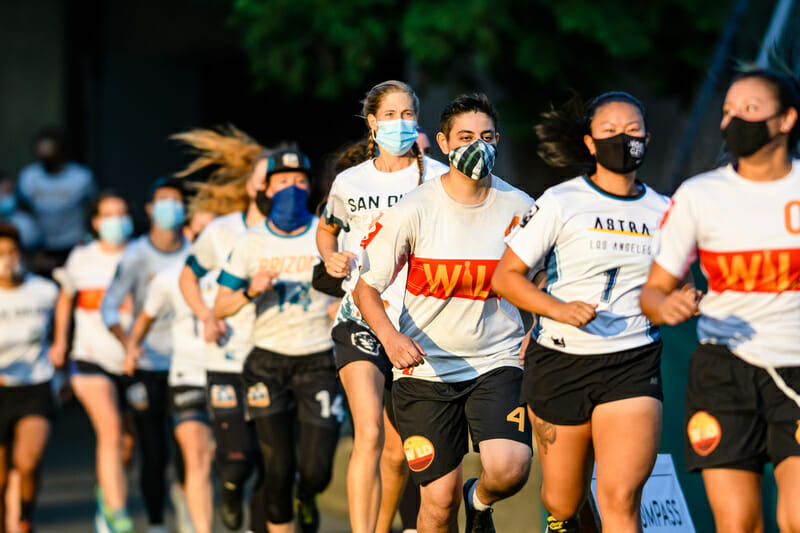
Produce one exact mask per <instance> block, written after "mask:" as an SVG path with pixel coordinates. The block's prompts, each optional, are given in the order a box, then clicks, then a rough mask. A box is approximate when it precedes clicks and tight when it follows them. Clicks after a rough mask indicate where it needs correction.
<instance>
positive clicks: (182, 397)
mask: <svg viewBox="0 0 800 533" xmlns="http://www.w3.org/2000/svg"><path fill="white" fill-rule="evenodd" d="M362 104H363V107H362V116H363V117H364V119H365V121H366V125H367V131H368V135H367V138H366V139H365V140H364V141H361V142H359V143H357V144H355V145H353V146H352V147H351V148H350V149H347V150H344V151H343V152H342V153H341V154H340V155H339V157H338V159H337V161H335V163H334V165H333V167H334V168H336V170H337V175H336V177H335V179H334V181H333V184H332V186H331V189H330V193H329V195H328V198H327V200H326V202H325V203H324V205H323V206H321V214H320V216H315V215H314V214H313V213H312V212H311V211H310V210H309V207H308V199H309V191H310V189H311V184H312V180H314V179H318V176H317V175H315V173H314V172H313V171H312V168H311V164H310V161H309V160H308V158H307V157H306V156H305V155H304V154H303V153H302V152H301V151H299V150H297V149H293V148H281V149H267V148H265V147H264V146H262V145H260V144H258V143H257V142H255V141H254V140H252V139H251V138H250V137H248V136H247V135H246V134H244V133H242V132H240V131H238V130H236V129H234V128H229V129H224V130H218V131H213V130H192V131H188V132H184V133H181V134H178V135H176V136H175V139H177V140H178V141H180V142H182V143H184V144H185V145H187V146H188V147H190V148H191V149H192V150H193V152H194V153H195V154H196V158H195V159H194V161H193V162H192V163H191V164H190V165H189V166H188V167H187V168H186V169H185V170H184V171H182V172H180V173H178V175H177V177H174V178H169V179H160V180H158V181H156V182H155V183H154V184H153V186H152V187H151V189H150V191H149V193H148V203H147V206H146V210H147V214H148V215H149V217H150V221H151V227H150V231H149V232H148V233H147V234H146V235H143V236H141V237H139V238H137V239H134V240H130V237H131V235H132V231H133V225H132V223H131V218H130V210H129V207H128V205H127V202H126V200H125V199H124V198H123V197H121V196H119V195H117V194H114V193H103V194H101V195H100V196H99V197H98V199H97V201H96V205H95V207H94V209H93V212H92V218H91V225H92V228H93V230H94V235H95V237H96V238H95V239H94V240H92V241H90V242H89V243H88V244H84V245H79V246H78V247H76V248H75V249H74V250H73V251H72V252H71V254H70V255H69V257H68V259H67V262H66V264H65V265H64V266H63V268H61V269H58V270H56V271H55V272H54V276H53V277H54V279H55V280H56V281H57V282H58V285H56V284H55V283H54V282H52V281H50V280H47V279H44V278H41V277H38V276H34V275H31V274H26V273H25V271H24V269H23V268H22V265H21V262H20V255H21V251H22V250H21V246H20V238H19V234H18V233H17V232H16V231H15V230H14V229H13V228H12V227H8V226H2V227H0V332H2V336H1V337H0V378H1V379H2V382H1V383H0V385H2V386H0V395H2V405H3V411H2V413H0V435H1V436H2V438H3V440H2V443H0V489H4V488H5V485H6V480H7V473H8V471H9V470H10V469H12V468H13V469H14V470H15V471H16V472H17V473H18V476H19V479H20V481H19V495H20V500H21V502H22V503H21V506H20V509H19V516H20V520H19V525H18V526H17V527H16V530H18V531H30V530H31V523H32V518H33V507H34V501H35V492H36V485H37V476H36V469H37V464H38V462H39V459H40V458H41V455H42V451H43V449H44V446H45V443H46V440H47V432H48V428H49V423H48V416H49V415H50V413H51V410H52V404H51V390H50V386H49V381H50V379H51V377H52V375H53V372H54V370H53V367H54V366H55V367H60V366H63V365H65V364H67V365H68V367H69V374H70V381H71V384H72V387H73V390H74V391H75V395H76V397H77V398H78V400H79V401H80V402H81V404H82V405H83V406H84V408H85V410H86V412H87V414H88V416H89V418H90V420H91V422H92V426H93V427H94V430H95V434H96V437H97V439H96V440H97V449H96V458H97V479H98V484H97V502H98V513H97V517H96V528H97V529H98V531H100V530H102V531H106V530H108V531H111V532H114V533H124V532H130V531H133V530H134V527H133V523H132V521H131V519H130V516H129V514H128V511H127V505H126V502H127V479H126V476H127V468H126V465H127V464H128V462H129V461H130V456H131V449H132V446H133V443H134V442H135V443H136V446H137V447H139V448H140V450H141V460H140V464H141V467H142V469H141V474H140V482H141V492H142V495H143V497H144V499H145V504H146V508H147V514H148V519H149V523H150V531H164V530H165V529H164V500H165V497H166V487H167V484H166V478H165V469H166V466H167V463H168V450H169V442H168V441H169V440H170V438H169V437H170V435H171V434H172V435H174V439H175V441H176V442H177V446H178V449H179V450H180V453H178V454H177V458H176V461H175V463H176V474H175V478H176V479H177V483H176V484H175V486H174V490H175V492H176V493H177V494H178V498H176V499H178V500H181V499H184V500H185V502H186V506H187V509H188V512H187V516H186V517H185V519H186V521H187V523H190V524H191V527H192V528H193V530H194V531H197V532H198V533H203V532H210V531H211V530H212V520H213V512H212V509H213V504H212V499H213V497H212V494H213V491H212V484H211V475H210V473H211V469H212V463H213V466H214V470H215V471H216V472H217V475H218V476H219V478H220V480H221V482H222V483H221V497H220V500H221V501H220V506H219V513H220V516H221V518H222V520H223V522H224V523H225V525H226V526H227V527H228V528H230V529H233V530H236V529H238V528H240V527H241V525H242V517H243V512H242V504H243V503H242V502H243V499H244V498H245V497H246V495H247V496H249V508H250V513H249V514H250V525H249V527H250V530H251V531H256V532H261V531H270V532H278V531H292V530H293V529H294V527H295V521H297V523H298V524H299V527H300V528H301V530H302V531H317V530H318V528H319V514H318V511H317V508H316V504H315V497H316V495H318V494H319V493H320V492H322V491H323V490H324V489H325V488H326V486H327V485H328V483H329V481H330V478H331V471H332V465H333V456H334V452H335V449H336V444H337V441H338V435H339V429H340V424H341V421H342V416H343V414H344V412H345V407H344V401H343V400H344V399H345V398H346V402H347V406H348V408H349V413H350V417H351V420H352V424H353V430H354V439H353V450H352V455H351V457H350V461H349V465H348V472H347V488H348V494H347V496H348V504H349V511H350V523H351V528H352V530H353V531H354V532H359V533H361V532H373V531H380V532H388V531H389V529H390V527H391V523H392V520H393V517H394V515H395V511H396V509H397V507H398V502H399V501H400V500H401V497H402V498H403V499H405V500H406V501H407V502H408V501H411V502H413V501H414V500H415V494H414V491H413V490H411V491H408V490H406V491H405V494H404V486H406V478H407V477H408V473H409V471H410V477H411V480H412V481H413V486H419V503H418V512H417V509H416V508H415V506H414V504H413V503H412V504H411V507H412V510H411V512H410V513H404V515H410V516H411V518H410V519H408V520H406V522H410V524H409V525H408V528H409V529H410V528H413V527H416V529H417V530H419V531H425V532H429V531H443V532H444V531H450V530H452V528H453V527H454V524H455V523H456V519H457V513H458V509H459V508H460V506H461V503H462V502H463V504H464V508H465V511H466V531H469V532H484V531H494V525H493V520H492V505H493V504H494V503H495V502H497V501H499V500H502V499H504V498H507V497H509V496H511V495H513V494H515V493H516V492H517V491H519V490H520V489H521V488H522V486H524V484H525V482H526V481H527V479H528V474H529V470H530V467H531V460H532V455H533V454H532V445H533V444H534V442H535V445H536V447H537V449H538V453H539V458H540V462H541V469H542V480H543V481H542V487H541V497H542V502H543V504H544V507H545V509H546V510H547V512H548V518H547V526H546V527H547V531H554V532H574V531H579V529H580V518H579V516H580V511H581V509H582V507H583V506H584V504H585V502H586V500H587V495H588V491H589V482H590V480H591V476H592V471H593V467H594V466H595V465H596V472H597V491H596V493H597V505H598V510H599V514H600V516H601V517H602V527H603V530H606V531H614V532H628V531H630V532H636V531H642V525H641V516H640V504H641V496H642V490H643V487H644V484H645V482H646V480H647V478H648V476H649V475H650V472H651V471H652V468H653V466H654V464H655V460H656V454H657V451H658V447H659V442H660V436H661V430H662V401H663V391H662V387H663V385H662V379H661V372H660V358H661V350H662V343H661V340H660V335H659V329H658V328H659V326H661V325H664V324H668V325H674V324H677V323H680V322H683V321H686V320H688V319H690V318H692V317H694V316H697V315H699V317H700V318H699V322H698V335H699V338H700V345H699V346H698V348H697V350H696V351H695V353H694V354H693V355H692V358H691V363H690V370H689V387H688V389H687V411H686V425H685V428H683V429H684V433H685V435H686V456H687V465H688V467H689V468H690V469H691V470H697V471H702V472H703V479H704V482H705V485H706V491H707V494H708V498H709V502H710V503H711V508H712V511H713V513H714V518H715V521H716V525H717V529H718V530H719V531H763V529H764V526H763V522H762V518H761V515H762V511H761V508H762V503H761V495H760V494H761V493H760V490H761V475H762V470H763V466H764V464H765V463H767V462H771V463H772V464H773V465H774V466H775V476H776V479H777V483H778V495H779V496H778V504H777V520H778V523H779V525H780V527H781V531H800V510H798V509H797V507H796V506H794V505H792V502H793V501H796V500H797V498H798V497H800V459H799V458H800V430H798V427H799V426H800V395H798V390H800V370H798V368H800V351H799V350H800V349H799V348H798V346H800V343H798V341H799V340H800V339H799V338H798V337H799V336H800V333H799V332H800V301H798V298H800V297H798V296H797V295H796V291H797V290H798V287H800V255H798V254H800V252H799V251H798V250H800V166H795V162H794V160H793V152H794V150H795V148H796V147H797V143H798V140H800V124H799V123H798V111H799V110H800V86H798V83H797V80H794V79H792V78H791V77H790V76H787V75H784V74H780V73H775V72H772V71H769V70H751V71H747V72H744V73H742V74H740V75H739V76H738V77H737V78H736V79H735V80H734V82H733V83H732V84H731V86H730V88H729V89H728V91H727V94H726V98H725V104H724V107H723V118H722V122H721V125H720V127H721V130H722V133H723V137H724V140H725V141H726V145H727V147H728V150H729V152H730V154H731V156H732V158H733V162H732V163H731V164H729V165H727V166H723V167H720V168H717V169H714V170H712V171H710V172H707V173H704V174H701V175H699V176H696V177H694V178H691V179H689V180H687V181H686V182H685V183H684V184H683V185H682V186H681V187H680V188H679V189H678V191H677V192H676V193H675V195H674V196H673V197H672V199H670V198H668V197H665V196H663V195H661V194H659V193H657V192H655V191H654V190H653V189H652V188H650V187H649V186H647V185H646V184H644V183H643V182H642V181H640V180H638V179H637V169H638V168H639V167H640V165H641V164H642V162H643V160H644V158H645V156H646V152H647V145H648V143H649V141H650V133H649V131H650V130H649V129H648V126H647V121H646V113H645V109H644V106H643V105H642V104H641V102H640V101H639V100H637V99H636V98H635V97H633V96H632V95H630V94H628V93H625V92H609V93H605V94H602V95H600V96H598V97H596V98H594V99H593V100H591V101H590V102H589V103H588V105H587V106H586V107H585V111H583V112H582V113H581V114H575V112H574V111H572V109H574V106H571V107H570V108H569V109H570V111H567V110H566V109H567V108H565V109H563V110H562V109H553V110H551V111H548V112H547V113H545V114H544V115H543V116H542V120H541V122H540V123H539V125H538V126H537V128H536V132H537V135H538V137H539V141H540V144H539V154H540V155H541V157H542V158H543V159H544V161H545V162H546V163H548V164H550V165H552V166H555V167H570V168H575V169H579V175H578V177H576V178H574V179H570V180H568V181H565V182H563V183H561V184H559V185H556V186H554V187H552V188H550V189H548V190H547V191H545V192H544V194H542V195H541V196H540V197H539V198H538V199H537V200H536V201H535V202H534V200H533V199H532V198H531V197H530V196H528V195H527V194H526V193H524V192H522V191H521V190H519V189H517V188H515V187H513V186H512V185H510V184H509V183H508V182H506V181H504V180H503V179H501V178H499V177H497V176H496V175H494V174H493V173H492V169H493V166H494V163H495V159H496V157H497V155H498V146H501V145H500V144H499V141H500V134H499V123H498V117H497V113H496V112H495V109H494V107H493V105H492V104H491V102H490V101H489V100H488V98H487V97H486V96H484V95H482V94H472V95H462V96H459V97H457V98H456V99H454V100H453V101H452V102H450V103H449V104H448V105H447V106H446V108H445V109H444V110H443V111H442V114H441V117H440V126H439V128H440V129H439V132H438V133H437V134H436V137H435V139H434V141H435V143H436V144H437V145H438V147H439V149H440V150H441V152H442V153H443V154H445V155H446V156H447V158H448V162H449V166H446V165H443V164H441V163H439V162H437V161H436V160H434V159H432V158H430V157H428V156H427V155H425V154H426V153H427V150H426V146H425V143H423V142H422V139H421V138H420V136H421V135H422V133H421V132H420V128H419V127H418V124H417V120H418V115H419V101H418V99H417V96H416V95H415V94H414V91H413V90H412V88H411V87H409V86H408V85H407V84H405V83H402V82H399V81H387V82H384V83H381V84H378V85H376V86H375V87H373V88H372V89H370V91H368V93H367V95H366V97H365V99H364V101H363V102H362ZM500 154H502V149H501V150H500ZM201 169H205V170H207V171H208V172H209V173H210V174H209V176H208V178H207V180H206V181H204V182H201V183H197V184H195V185H193V187H194V189H196V190H195V191H193V192H194V194H192V195H191V196H190V197H189V198H188V202H187V201H186V200H187V197H186V195H185V192H186V190H187V183H186V182H185V181H184V180H183V179H182V177H184V176H187V175H190V174H193V173H194V172H196V171H198V170H201ZM517 181H521V180H517ZM185 206H188V207H187V208H186V209H185ZM695 258H699V261H700V266H701V269H702V272H703V274H704V276H705V277H706V278H708V291H707V292H706V293H705V294H701V293H700V292H699V291H698V290H697V289H696V288H695V287H694V284H693V280H692V277H691V274H690V272H689V267H690V265H691V264H692V263H693V262H694V260H695ZM339 297H341V301H340V300H339ZM50 329H52V331H53V335H52V343H48V341H47V334H48V331H49V330H50ZM73 329H74V334H73V335H72V340H71V341H70V331H71V330H73ZM48 344H49V347H48ZM70 346H71V349H70ZM68 354H69V356H68ZM67 361H68V363H67ZM6 406H8V407H6ZM128 422H130V423H128ZM534 436H535V439H534ZM470 442H471V443H472V447H473V449H474V450H475V451H478V452H480V460H481V466H482V472H481V474H480V477H478V478H473V479H469V480H466V481H464V480H463V479H462V470H461V463H462V459H463V457H464V455H465V454H466V453H467V451H468V447H469V443H470ZM212 443H214V444H212ZM248 480H251V482H250V485H251V488H249V489H248V488H247V485H248ZM1 505H2V503H0V506H1ZM0 509H2V507H0ZM0 519H3V520H0V531H3V528H4V527H5V522H6V520H5V513H0ZM414 524H415V526H414ZM104 528H105V529H104ZM16 530H14V529H13V528H12V531H16Z"/></svg>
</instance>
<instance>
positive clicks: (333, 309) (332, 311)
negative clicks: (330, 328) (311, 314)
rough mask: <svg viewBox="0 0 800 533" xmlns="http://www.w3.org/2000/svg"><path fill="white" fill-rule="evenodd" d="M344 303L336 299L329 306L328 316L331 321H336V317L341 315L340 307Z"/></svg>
mask: <svg viewBox="0 0 800 533" xmlns="http://www.w3.org/2000/svg"><path fill="white" fill-rule="evenodd" d="M341 303H342V299H341V298H336V299H335V300H334V301H332V302H331V303H329V304H328V316H329V317H330V319H331V320H336V315H337V314H338V313H339V305H340V304H341Z"/></svg>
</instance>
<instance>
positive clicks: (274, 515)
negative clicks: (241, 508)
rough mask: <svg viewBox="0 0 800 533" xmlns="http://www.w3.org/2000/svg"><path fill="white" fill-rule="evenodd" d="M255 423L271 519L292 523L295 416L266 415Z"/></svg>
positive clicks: (268, 512)
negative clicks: (262, 459)
mask: <svg viewBox="0 0 800 533" xmlns="http://www.w3.org/2000/svg"><path fill="white" fill-rule="evenodd" d="M255 422H256V432H257V434H258V443H259V445H260V447H261V455H262V457H263V458H264V484H263V485H264V495H265V497H266V508H265V511H266V515H267V520H268V521H269V522H271V523H273V524H283V523H286V522H291V520H292V516H293V511H292V493H293V491H292V488H293V485H294V477H295V451H294V441H295V439H294V414H293V413H280V414H275V415H270V416H264V417H260V418H257V419H256V421H255Z"/></svg>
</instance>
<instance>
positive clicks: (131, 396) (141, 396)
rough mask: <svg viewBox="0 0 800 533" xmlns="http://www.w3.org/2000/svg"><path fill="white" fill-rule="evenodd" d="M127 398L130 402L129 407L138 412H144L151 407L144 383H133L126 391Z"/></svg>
mask: <svg viewBox="0 0 800 533" xmlns="http://www.w3.org/2000/svg"><path fill="white" fill-rule="evenodd" d="M125 398H126V399H127V400H128V405H130V406H131V407H132V408H133V409H136V410H137V411H144V410H145V409H147V407H148V406H149V405H150V401H149V400H148V398H147V387H145V386H144V383H141V382H137V383H133V384H132V385H131V386H130V387H128V390H126V391H125Z"/></svg>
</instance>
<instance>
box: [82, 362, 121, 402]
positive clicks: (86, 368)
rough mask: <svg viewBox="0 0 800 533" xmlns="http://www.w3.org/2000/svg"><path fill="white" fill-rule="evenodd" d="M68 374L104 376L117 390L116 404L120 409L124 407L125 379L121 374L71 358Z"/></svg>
mask: <svg viewBox="0 0 800 533" xmlns="http://www.w3.org/2000/svg"><path fill="white" fill-rule="evenodd" d="M69 375H70V377H72V376H104V377H105V378H107V379H108V380H109V381H111V382H112V383H113V384H114V388H115V389H116V390H117V404H118V406H119V408H120V409H123V408H125V403H126V402H125V386H126V380H125V379H124V378H123V376H120V375H117V374H112V373H111V372H109V371H108V370H106V369H105V368H103V367H102V366H100V365H98V364H95V363H90V362H88V361H80V360H77V359H72V360H70V362H69Z"/></svg>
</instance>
